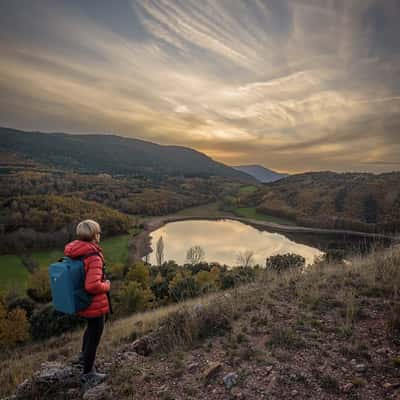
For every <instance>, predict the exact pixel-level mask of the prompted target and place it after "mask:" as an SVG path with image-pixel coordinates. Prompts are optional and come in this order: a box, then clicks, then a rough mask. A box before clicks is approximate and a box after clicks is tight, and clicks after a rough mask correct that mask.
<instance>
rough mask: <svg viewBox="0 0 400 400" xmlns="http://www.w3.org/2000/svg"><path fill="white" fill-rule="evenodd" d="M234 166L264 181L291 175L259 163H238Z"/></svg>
mask: <svg viewBox="0 0 400 400" xmlns="http://www.w3.org/2000/svg"><path fill="white" fill-rule="evenodd" d="M232 168H234V169H236V170H237V171H241V172H244V173H246V174H249V175H251V176H253V177H254V178H255V179H257V180H258V181H259V182H262V183H269V182H275V181H277V180H280V179H283V178H286V177H287V176H289V174H285V173H280V172H277V171H274V170H272V169H269V168H265V167H264V166H262V165H258V164H249V165H236V166H233V167H232Z"/></svg>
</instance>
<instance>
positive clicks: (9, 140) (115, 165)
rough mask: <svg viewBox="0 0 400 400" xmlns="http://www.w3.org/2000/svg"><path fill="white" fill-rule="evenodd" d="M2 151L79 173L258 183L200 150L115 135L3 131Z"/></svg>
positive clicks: (0, 149) (0, 136)
mask: <svg viewBox="0 0 400 400" xmlns="http://www.w3.org/2000/svg"><path fill="white" fill-rule="evenodd" d="M0 151H1V152H4V153H15V154H17V155H18V156H22V157H24V158H26V159H28V160H33V161H36V162H39V163H42V164H45V165H50V166H53V167H57V168H62V169H67V170H72V171H75V172H90V173H99V172H107V173H110V174H113V175H115V174H123V175H140V176H145V177H152V178H155V177H159V178H161V177H164V176H200V177H209V176H213V175H215V176H223V177H230V178H236V179H242V180H245V181H255V179H254V178H252V177H250V176H249V175H247V174H245V173H243V172H240V171H236V170H235V169H233V168H231V167H228V166H226V165H224V164H222V163H219V162H216V161H214V160H213V159H211V158H210V157H208V156H206V155H205V154H203V153H200V152H198V151H196V150H193V149H190V148H187V147H182V146H162V145H159V144H156V143H151V142H146V141H144V140H138V139H130V138H125V137H121V136H116V135H70V134H65V133H51V134H50V133H48V134H47V133H40V132H24V131H19V130H15V129H9V128H0Z"/></svg>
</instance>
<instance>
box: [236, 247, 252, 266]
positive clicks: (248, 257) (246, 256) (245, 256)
mask: <svg viewBox="0 0 400 400" xmlns="http://www.w3.org/2000/svg"><path fill="white" fill-rule="evenodd" d="M236 261H237V263H238V264H239V265H240V266H241V267H251V266H252V265H253V264H254V252H253V251H251V250H246V251H243V252H242V251H240V252H239V253H238V255H237V257H236Z"/></svg>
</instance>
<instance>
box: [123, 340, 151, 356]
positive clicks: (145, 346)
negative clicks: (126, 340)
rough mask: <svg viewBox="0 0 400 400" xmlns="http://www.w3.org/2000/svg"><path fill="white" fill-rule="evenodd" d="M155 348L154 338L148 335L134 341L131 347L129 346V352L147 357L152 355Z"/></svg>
mask: <svg viewBox="0 0 400 400" xmlns="http://www.w3.org/2000/svg"><path fill="white" fill-rule="evenodd" d="M154 348H155V341H154V338H153V337H152V336H150V335H148V336H143V337H141V338H139V339H136V340H135V341H134V342H133V343H132V344H131V345H129V350H131V351H134V352H135V353H137V354H140V355H141V356H148V355H150V354H151V353H153V351H154Z"/></svg>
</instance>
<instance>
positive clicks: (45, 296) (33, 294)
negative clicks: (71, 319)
mask: <svg viewBox="0 0 400 400" xmlns="http://www.w3.org/2000/svg"><path fill="white" fill-rule="evenodd" d="M27 294H28V296H29V297H30V298H31V299H32V300H34V301H37V302H39V303H48V302H49V301H51V288H50V279H49V273H48V271H47V269H45V268H41V269H38V270H37V271H35V272H34V273H32V274H31V276H30V278H29V282H28V290H27Z"/></svg>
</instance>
